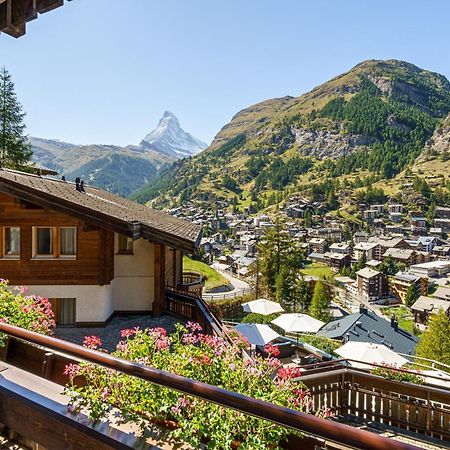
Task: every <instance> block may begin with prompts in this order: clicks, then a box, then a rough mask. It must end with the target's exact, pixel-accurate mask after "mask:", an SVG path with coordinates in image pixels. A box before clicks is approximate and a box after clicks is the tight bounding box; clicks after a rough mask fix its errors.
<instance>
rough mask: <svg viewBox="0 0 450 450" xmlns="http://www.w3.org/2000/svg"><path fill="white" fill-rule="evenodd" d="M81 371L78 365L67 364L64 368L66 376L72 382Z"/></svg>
mask: <svg viewBox="0 0 450 450" xmlns="http://www.w3.org/2000/svg"><path fill="white" fill-rule="evenodd" d="M80 370H81V368H80V366H79V365H78V364H67V365H66V367H65V368H64V375H67V376H68V377H69V378H70V380H71V381H72V380H73V379H74V378H75V377H76V376H77V375H78V374H79V373H80Z"/></svg>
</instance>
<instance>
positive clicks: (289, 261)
mask: <svg viewBox="0 0 450 450" xmlns="http://www.w3.org/2000/svg"><path fill="white" fill-rule="evenodd" d="M258 251H259V254H260V263H261V264H260V268H261V273H262V276H263V277H262V278H263V279H262V282H263V285H264V287H265V288H266V291H267V293H268V295H269V296H270V297H275V298H276V291H277V278H278V275H279V274H280V273H281V271H282V268H283V266H286V267H287V268H288V269H289V270H294V269H298V268H299V267H300V264H301V261H302V257H303V252H302V251H301V249H300V248H299V247H298V246H297V245H296V243H295V242H294V241H293V239H292V238H291V237H290V235H289V234H288V233H287V232H286V230H285V229H284V228H283V227H282V226H281V224H280V221H279V219H278V218H277V220H276V222H275V226H274V227H273V228H270V229H269V230H268V231H267V232H266V234H265V236H264V239H263V240H262V242H261V243H260V245H259V247H258ZM285 273H287V272H285ZM289 276H290V277H293V275H291V273H290V272H289ZM290 280H292V278H290ZM281 284H282V281H281V280H280V281H278V286H280V288H281ZM283 289H284V288H283Z"/></svg>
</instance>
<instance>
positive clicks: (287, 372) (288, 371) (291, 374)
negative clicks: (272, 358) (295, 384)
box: [277, 367, 302, 380]
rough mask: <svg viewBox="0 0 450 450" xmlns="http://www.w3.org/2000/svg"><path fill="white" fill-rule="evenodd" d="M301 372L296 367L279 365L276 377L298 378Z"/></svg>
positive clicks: (283, 378) (281, 378)
mask: <svg viewBox="0 0 450 450" xmlns="http://www.w3.org/2000/svg"><path fill="white" fill-rule="evenodd" d="M301 374H302V372H301V370H300V368H298V367H281V368H280V369H278V372H277V376H278V379H280V380H288V379H291V378H298V377H299V376H301Z"/></svg>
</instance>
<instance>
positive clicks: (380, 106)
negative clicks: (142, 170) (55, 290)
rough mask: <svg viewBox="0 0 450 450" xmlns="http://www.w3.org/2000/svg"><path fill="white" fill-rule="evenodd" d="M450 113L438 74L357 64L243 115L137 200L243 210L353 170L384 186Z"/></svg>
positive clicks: (395, 64) (393, 64) (403, 65)
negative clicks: (224, 202)
mask: <svg viewBox="0 0 450 450" xmlns="http://www.w3.org/2000/svg"><path fill="white" fill-rule="evenodd" d="M449 111H450V82H449V81H448V80H447V79H446V78H445V77H444V76H443V75H440V74H438V73H435V72H430V71H428V70H424V69H421V68H419V67H417V66H415V65H414V64H411V63H408V62H405V61H397V60H386V61H383V60H367V61H363V62H361V63H359V64H357V65H356V66H355V67H353V68H352V69H350V70H349V71H347V72H345V73H343V74H340V75H338V76H336V77H333V78H332V79H330V80H329V81H327V82H325V83H323V84H321V85H319V86H316V87H315V88H314V89H312V90H311V91H309V92H307V93H305V94H303V95H301V96H299V97H291V96H285V97H280V98H276V99H269V100H265V101H263V102H260V103H257V104H255V105H252V106H250V107H248V108H244V109H243V110H241V111H239V112H238V113H237V114H235V115H234V116H233V118H232V119H231V121H230V122H229V123H228V124H226V125H225V126H223V127H222V129H221V130H220V131H219V133H218V134H217V135H216V136H215V138H214V140H213V142H212V143H211V145H210V146H209V147H208V148H207V149H206V150H205V151H203V152H202V153H200V154H199V155H196V156H193V157H191V158H189V159H186V160H183V161H181V162H177V163H176V164H174V165H173V166H172V167H171V169H168V170H167V171H166V172H165V173H163V174H162V175H161V176H158V177H157V178H156V179H155V180H153V181H152V183H151V184H150V186H149V187H148V188H146V189H144V190H141V191H138V192H137V193H136V195H135V196H134V198H136V199H138V200H140V201H149V200H150V201H151V203H152V205H153V206H156V207H170V206H172V205H179V204H180V203H182V202H185V201H188V200H196V201H200V202H205V204H206V203H209V204H213V203H215V202H217V201H218V200H224V199H226V200H228V201H230V199H234V200H233V203H234V204H238V205H240V206H243V207H249V206H255V205H256V203H257V202H259V206H261V204H265V205H267V204H268V203H269V198H270V197H273V196H279V194H280V193H281V194H283V191H295V189H296V188H298V186H299V185H302V184H303V183H307V184H308V183H309V184H318V183H319V181H320V180H322V179H326V178H327V177H328V178H329V179H330V180H333V179H336V178H338V177H344V176H347V175H349V174H351V173H355V172H357V171H364V170H365V171H368V173H372V174H373V175H374V176H375V177H376V178H377V177H378V178H379V179H381V178H386V179H390V178H393V177H395V176H396V174H398V173H400V172H401V171H402V170H403V169H404V168H405V167H406V166H407V165H408V164H410V163H412V162H413V161H414V160H415V158H417V157H418V156H419V154H420V153H421V152H422V151H423V149H424V146H425V143H426V142H427V141H428V140H429V139H430V138H431V136H432V134H433V132H434V131H435V129H436V128H437V127H438V125H439V123H440V121H441V120H443V118H444V117H446V115H447V114H448V113H449ZM321 189H323V188H321ZM283 195H284V194H283Z"/></svg>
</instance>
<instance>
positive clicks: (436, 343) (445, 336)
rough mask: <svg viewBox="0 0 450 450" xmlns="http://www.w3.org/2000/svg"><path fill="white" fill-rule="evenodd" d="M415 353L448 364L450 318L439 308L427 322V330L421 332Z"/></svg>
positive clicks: (449, 361) (449, 359) (449, 357)
mask: <svg viewBox="0 0 450 450" xmlns="http://www.w3.org/2000/svg"><path fill="white" fill-rule="evenodd" d="M416 355H417V356H420V357H422V358H428V359H433V360H435V361H439V362H442V363H444V364H450V318H449V317H448V316H447V314H446V313H445V312H444V311H443V310H442V309H440V310H439V312H438V313H437V314H433V315H432V316H431V317H430V319H429V322H428V330H427V331H426V332H425V333H423V334H422V336H421V338H420V341H419V343H418V344H417V348H416Z"/></svg>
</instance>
